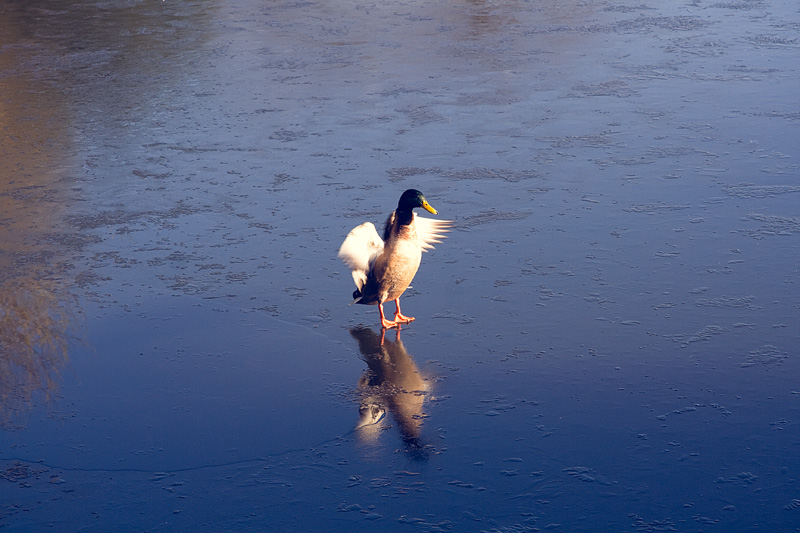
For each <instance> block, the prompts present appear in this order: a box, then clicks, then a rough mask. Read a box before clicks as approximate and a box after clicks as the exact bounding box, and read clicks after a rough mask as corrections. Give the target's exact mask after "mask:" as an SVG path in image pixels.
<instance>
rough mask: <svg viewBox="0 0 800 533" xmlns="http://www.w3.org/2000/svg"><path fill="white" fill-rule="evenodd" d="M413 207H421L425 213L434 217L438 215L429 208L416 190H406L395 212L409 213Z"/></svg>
mask: <svg viewBox="0 0 800 533" xmlns="http://www.w3.org/2000/svg"><path fill="white" fill-rule="evenodd" d="M415 207H421V208H423V209H424V210H425V211H427V212H429V213H433V214H434V215H436V214H438V211H436V209H434V208H433V207H431V204H429V203H428V201H427V200H426V199H425V197H424V196H423V195H422V193H421V192H419V191H418V190H416V189H408V190H407V191H406V192H404V193H403V196H401V197H400V201H399V202H397V210H398V211H411V210H412V209H414V208H415Z"/></svg>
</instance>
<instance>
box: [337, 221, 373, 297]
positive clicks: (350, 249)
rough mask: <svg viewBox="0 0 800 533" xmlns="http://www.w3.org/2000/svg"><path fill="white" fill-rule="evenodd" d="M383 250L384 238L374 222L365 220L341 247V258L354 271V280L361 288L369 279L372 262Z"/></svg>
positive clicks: (349, 234)
mask: <svg viewBox="0 0 800 533" xmlns="http://www.w3.org/2000/svg"><path fill="white" fill-rule="evenodd" d="M382 251H383V239H381V237H380V235H378V231H377V230H376V229H375V225H374V224H373V223H372V222H364V223H363V224H361V225H360V226H356V227H355V228H353V230H352V231H351V232H350V233H348V234H347V238H345V240H344V242H343V243H342V246H341V247H340V248H339V258H340V259H341V260H342V261H344V264H346V265H347V266H348V267H350V269H351V270H352V271H353V281H355V282H356V287H358V288H359V290H360V289H361V287H363V286H364V283H366V281H367V272H369V269H370V266H371V265H372V262H373V261H374V260H375V258H376V257H378V256H379V255H380V253H381V252H382Z"/></svg>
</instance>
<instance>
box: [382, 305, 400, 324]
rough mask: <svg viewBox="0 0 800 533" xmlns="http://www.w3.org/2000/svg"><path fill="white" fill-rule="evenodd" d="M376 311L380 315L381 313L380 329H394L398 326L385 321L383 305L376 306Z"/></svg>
mask: <svg viewBox="0 0 800 533" xmlns="http://www.w3.org/2000/svg"><path fill="white" fill-rule="evenodd" d="M378 311H380V313H381V327H382V328H384V329H387V328H395V327H397V326H399V324H398V323H397V322H392V321H391V320H386V316H385V315H384V314H383V304H382V303H379V304H378Z"/></svg>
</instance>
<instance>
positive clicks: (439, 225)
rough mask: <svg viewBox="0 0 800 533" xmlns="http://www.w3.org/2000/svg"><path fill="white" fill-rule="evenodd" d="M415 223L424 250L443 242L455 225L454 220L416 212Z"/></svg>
mask: <svg viewBox="0 0 800 533" xmlns="http://www.w3.org/2000/svg"><path fill="white" fill-rule="evenodd" d="M414 224H415V226H416V228H417V240H418V241H419V246H420V248H422V251H423V252H427V251H428V250H430V249H432V248H433V245H434V244H436V243H440V242H442V239H444V238H445V233H447V232H448V231H450V228H451V227H453V222H452V221H450V220H435V219H433V218H425V217H421V216H419V215H417V214H416V213H414Z"/></svg>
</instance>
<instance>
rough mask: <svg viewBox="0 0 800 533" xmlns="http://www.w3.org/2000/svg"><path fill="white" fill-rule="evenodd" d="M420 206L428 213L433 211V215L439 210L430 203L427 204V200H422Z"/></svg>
mask: <svg viewBox="0 0 800 533" xmlns="http://www.w3.org/2000/svg"><path fill="white" fill-rule="evenodd" d="M422 208H423V209H424V210H425V211H427V212H428V213H433V214H434V215H438V214H439V212H438V211H437V210H436V209H434V208H433V207H431V204H429V203H428V201H427V200H422Z"/></svg>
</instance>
